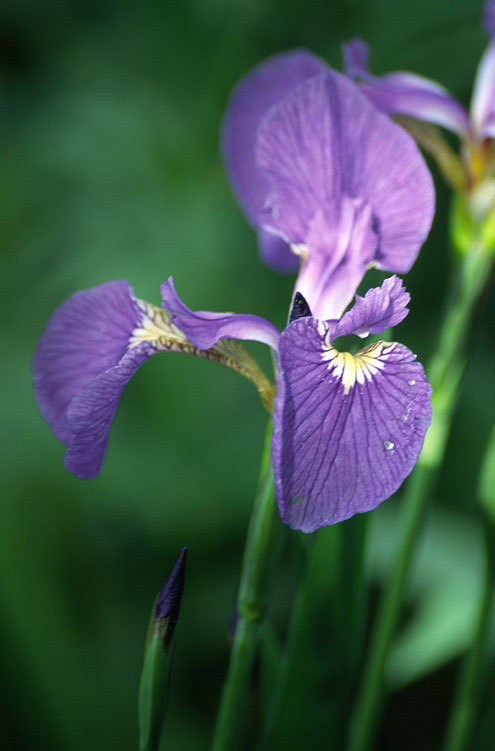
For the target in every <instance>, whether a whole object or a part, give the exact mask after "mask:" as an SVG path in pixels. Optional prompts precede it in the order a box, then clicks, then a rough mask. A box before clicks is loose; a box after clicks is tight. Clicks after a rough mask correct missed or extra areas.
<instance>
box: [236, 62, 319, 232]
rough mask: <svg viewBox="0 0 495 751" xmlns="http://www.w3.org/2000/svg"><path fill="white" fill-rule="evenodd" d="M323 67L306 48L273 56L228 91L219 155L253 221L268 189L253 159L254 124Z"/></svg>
mask: <svg viewBox="0 0 495 751" xmlns="http://www.w3.org/2000/svg"><path fill="white" fill-rule="evenodd" d="M326 67H327V66H326V65H325V64H324V63H323V62H322V61H321V60H319V59H318V58H317V57H315V56H314V55H312V54H311V53H310V52H307V51H306V50H294V51H292V52H287V53H283V54H280V55H275V56H273V57H270V58H268V60H265V61H264V62H262V63H260V64H259V65H257V66H256V67H255V68H254V69H253V70H252V71H251V72H250V73H248V75H246V76H245V77H244V78H242V79H241V80H240V81H239V83H238V84H237V86H236V87H235V89H234V90H233V92H232V95H231V97H230V100H229V103H228V106H227V111H226V113H225V117H224V121H223V125H222V132H221V147H222V154H223V157H224V161H225V166H226V169H227V174H228V176H229V178H230V181H231V183H232V188H233V190H234V192H235V194H236V196H237V199H238V201H239V203H240V204H241V206H242V207H243V209H244V211H245V212H246V215H247V216H248V218H249V220H250V221H251V222H252V223H254V224H256V223H257V219H258V215H259V212H260V211H261V209H262V208H263V204H264V202H265V199H266V196H267V193H268V190H269V186H268V185H267V184H266V182H265V179H264V177H263V175H262V174H261V173H260V172H259V171H258V170H257V169H256V165H255V160H254V150H255V140H256V130H257V128H258V125H259V123H260V121H261V119H262V117H263V116H264V115H265V114H266V113H267V112H268V110H269V109H270V107H271V106H272V105H273V104H275V103H276V102H279V101H280V100H281V99H283V98H284V97H285V96H286V95H287V94H288V93H290V92H291V91H293V90H294V89H295V88H296V86H298V85H299V84H300V83H302V82H303V81H305V80H306V79H307V78H311V77H312V76H314V75H315V74H316V73H318V72H319V71H320V70H323V69H324V68H326Z"/></svg>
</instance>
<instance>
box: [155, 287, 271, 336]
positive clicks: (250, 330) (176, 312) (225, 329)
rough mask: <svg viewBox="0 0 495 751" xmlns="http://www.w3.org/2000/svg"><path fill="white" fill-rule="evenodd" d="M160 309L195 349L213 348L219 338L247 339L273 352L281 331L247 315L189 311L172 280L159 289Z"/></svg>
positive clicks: (268, 323) (263, 320)
mask: <svg viewBox="0 0 495 751" xmlns="http://www.w3.org/2000/svg"><path fill="white" fill-rule="evenodd" d="M161 294H162V300H163V303H162V304H163V307H164V308H165V309H166V310H167V311H169V313H170V315H171V316H172V321H173V322H174V324H175V325H176V326H177V327H178V328H179V329H180V330H181V331H183V332H184V334H185V335H186V337H187V338H188V340H189V341H190V342H191V343H192V344H194V346H195V347H197V348H198V349H201V350H204V349H209V348H210V347H213V346H214V345H215V344H216V343H217V342H218V341H219V340H220V339H227V338H230V339H244V340H245V339H248V340H251V341H256V342H262V343H263V344H268V346H269V347H271V348H272V349H274V350H276V349H277V344H278V338H279V336H280V332H279V330H278V329H277V327H276V326H274V325H273V323H270V321H267V320H266V319H265V318H261V317H260V316H255V315H251V314H249V313H210V312H208V311H204V310H198V311H192V310H190V309H189V308H188V307H187V306H186V305H184V303H183V302H182V300H181V299H180V297H179V296H178V294H177V292H176V291H175V287H174V282H173V278H172V277H169V278H168V279H167V281H166V282H164V283H163V284H162V286H161Z"/></svg>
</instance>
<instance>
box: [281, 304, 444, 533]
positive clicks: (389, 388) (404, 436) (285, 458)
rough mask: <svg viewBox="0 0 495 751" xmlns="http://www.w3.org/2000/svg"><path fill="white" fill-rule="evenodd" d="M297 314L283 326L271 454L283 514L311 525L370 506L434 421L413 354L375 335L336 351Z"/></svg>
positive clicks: (396, 478) (411, 461)
mask: <svg viewBox="0 0 495 751" xmlns="http://www.w3.org/2000/svg"><path fill="white" fill-rule="evenodd" d="M325 328H326V332H325V331H323V329H322V326H321V322H318V321H316V320H315V319H314V318H303V319H300V320H297V321H295V322H294V323H292V324H291V325H290V326H289V327H288V329H286V331H285V332H284V333H283V334H282V335H281V338H280V345H279V364H280V370H279V377H278V388H277V395H276V398H275V411H274V438H273V443H272V460H273V466H274V474H275V478H276V489H277V498H278V503H279V509H280V513H281V516H282V518H283V519H284V521H286V522H287V523H288V524H289V525H290V526H291V527H293V528H296V529H301V530H303V531H304V532H312V531H314V530H315V529H318V528H319V527H321V526H324V525H327V524H333V523H335V522H339V521H343V520H344V519H348V518H349V517H351V516H353V515H354V514H356V513H360V512H364V511H369V510H371V509H373V508H375V507H376V506H377V505H378V504H379V503H380V502H381V501H383V500H385V499H386V498H388V497H389V496H390V495H392V494H393V493H394V492H395V490H397V488H398V487H399V486H400V485H401V483H402V482H403V480H404V479H405V477H407V475H408V474H409V473H410V472H411V470H412V469H413V467H414V465H415V463H416V461H417V458H418V456H419V452H420V450H421V447H422V445H423V440H424V436H425V433H426V430H427V428H428V426H429V424H430V420H431V401H430V397H431V388H430V385H429V383H428V381H427V379H426V377H425V375H424V371H423V368H422V366H421V365H420V364H419V363H417V362H416V361H415V359H416V358H415V355H414V354H413V353H412V352H411V351H410V350H408V349H407V348H406V347H404V346H403V345H401V344H397V343H395V342H393V343H391V342H375V343H373V344H371V345H370V346H369V347H367V348H365V349H364V350H361V351H360V352H358V353H357V354H356V355H351V354H350V353H342V352H337V350H336V349H335V348H334V347H333V346H332V345H331V343H330V342H329V328H328V326H326V327H325Z"/></svg>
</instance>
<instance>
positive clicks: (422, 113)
mask: <svg viewBox="0 0 495 751" xmlns="http://www.w3.org/2000/svg"><path fill="white" fill-rule="evenodd" d="M343 51H344V64H345V70H346V72H347V75H348V76H350V77H351V78H358V79H361V81H362V82H361V83H360V88H361V91H363V93H364V94H366V96H367V97H368V99H369V100H370V101H371V102H373V104H374V105H375V106H376V107H377V108H378V109H379V110H381V111H382V112H386V113H387V114H389V115H409V116H410V117H415V118H417V119H418V120H426V121H427V122H431V123H436V124H437V125H442V126H443V127H444V128H448V129H449V130H451V131H453V132H454V133H457V135H459V136H460V137H461V138H464V139H465V138H468V137H469V136H470V135H471V126H470V123H469V117H468V113H467V112H466V110H465V109H464V107H463V106H462V105H461V104H459V102H458V101H457V100H456V99H454V97H453V96H451V95H450V94H449V93H448V91H447V90H446V89H444V88H443V86H440V84H438V83H436V82H435V81H431V80H430V79H429V78H424V77H423V76H418V75H416V74H414V73H408V72H406V71H401V72H397V73H388V74H387V75H384V76H373V75H371V73H370V72H369V69H368V47H367V45H366V44H365V43H364V42H363V41H362V40H361V39H353V40H351V41H350V42H348V43H347V44H345V45H344V46H343Z"/></svg>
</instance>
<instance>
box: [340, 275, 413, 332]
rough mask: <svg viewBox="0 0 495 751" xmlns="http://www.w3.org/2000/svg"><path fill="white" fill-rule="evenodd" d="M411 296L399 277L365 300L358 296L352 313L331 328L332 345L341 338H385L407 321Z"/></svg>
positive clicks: (348, 313)
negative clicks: (392, 328)
mask: <svg viewBox="0 0 495 751" xmlns="http://www.w3.org/2000/svg"><path fill="white" fill-rule="evenodd" d="M410 299H411V296H410V294H409V293H408V292H406V290H405V289H404V286H403V284H402V280H401V279H399V277H398V276H391V277H389V278H388V279H385V281H384V282H383V284H382V286H381V287H375V288H374V289H370V290H368V292H367V293H366V294H365V296H364V297H360V296H359V295H356V302H355V303H354V305H353V307H352V308H351V310H349V311H348V312H347V313H344V315H343V316H342V318H341V319H340V321H338V322H337V323H335V324H333V325H332V326H331V339H332V341H333V340H334V339H336V338H337V337H338V336H347V335H348V334H356V336H361V337H363V336H368V334H381V333H382V332H383V331H385V330H386V329H388V328H391V327H392V326H397V324H398V323H400V322H401V321H403V320H404V318H405V317H406V316H407V314H408V312H409V311H408V309H407V305H408V304H409V300H410Z"/></svg>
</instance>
